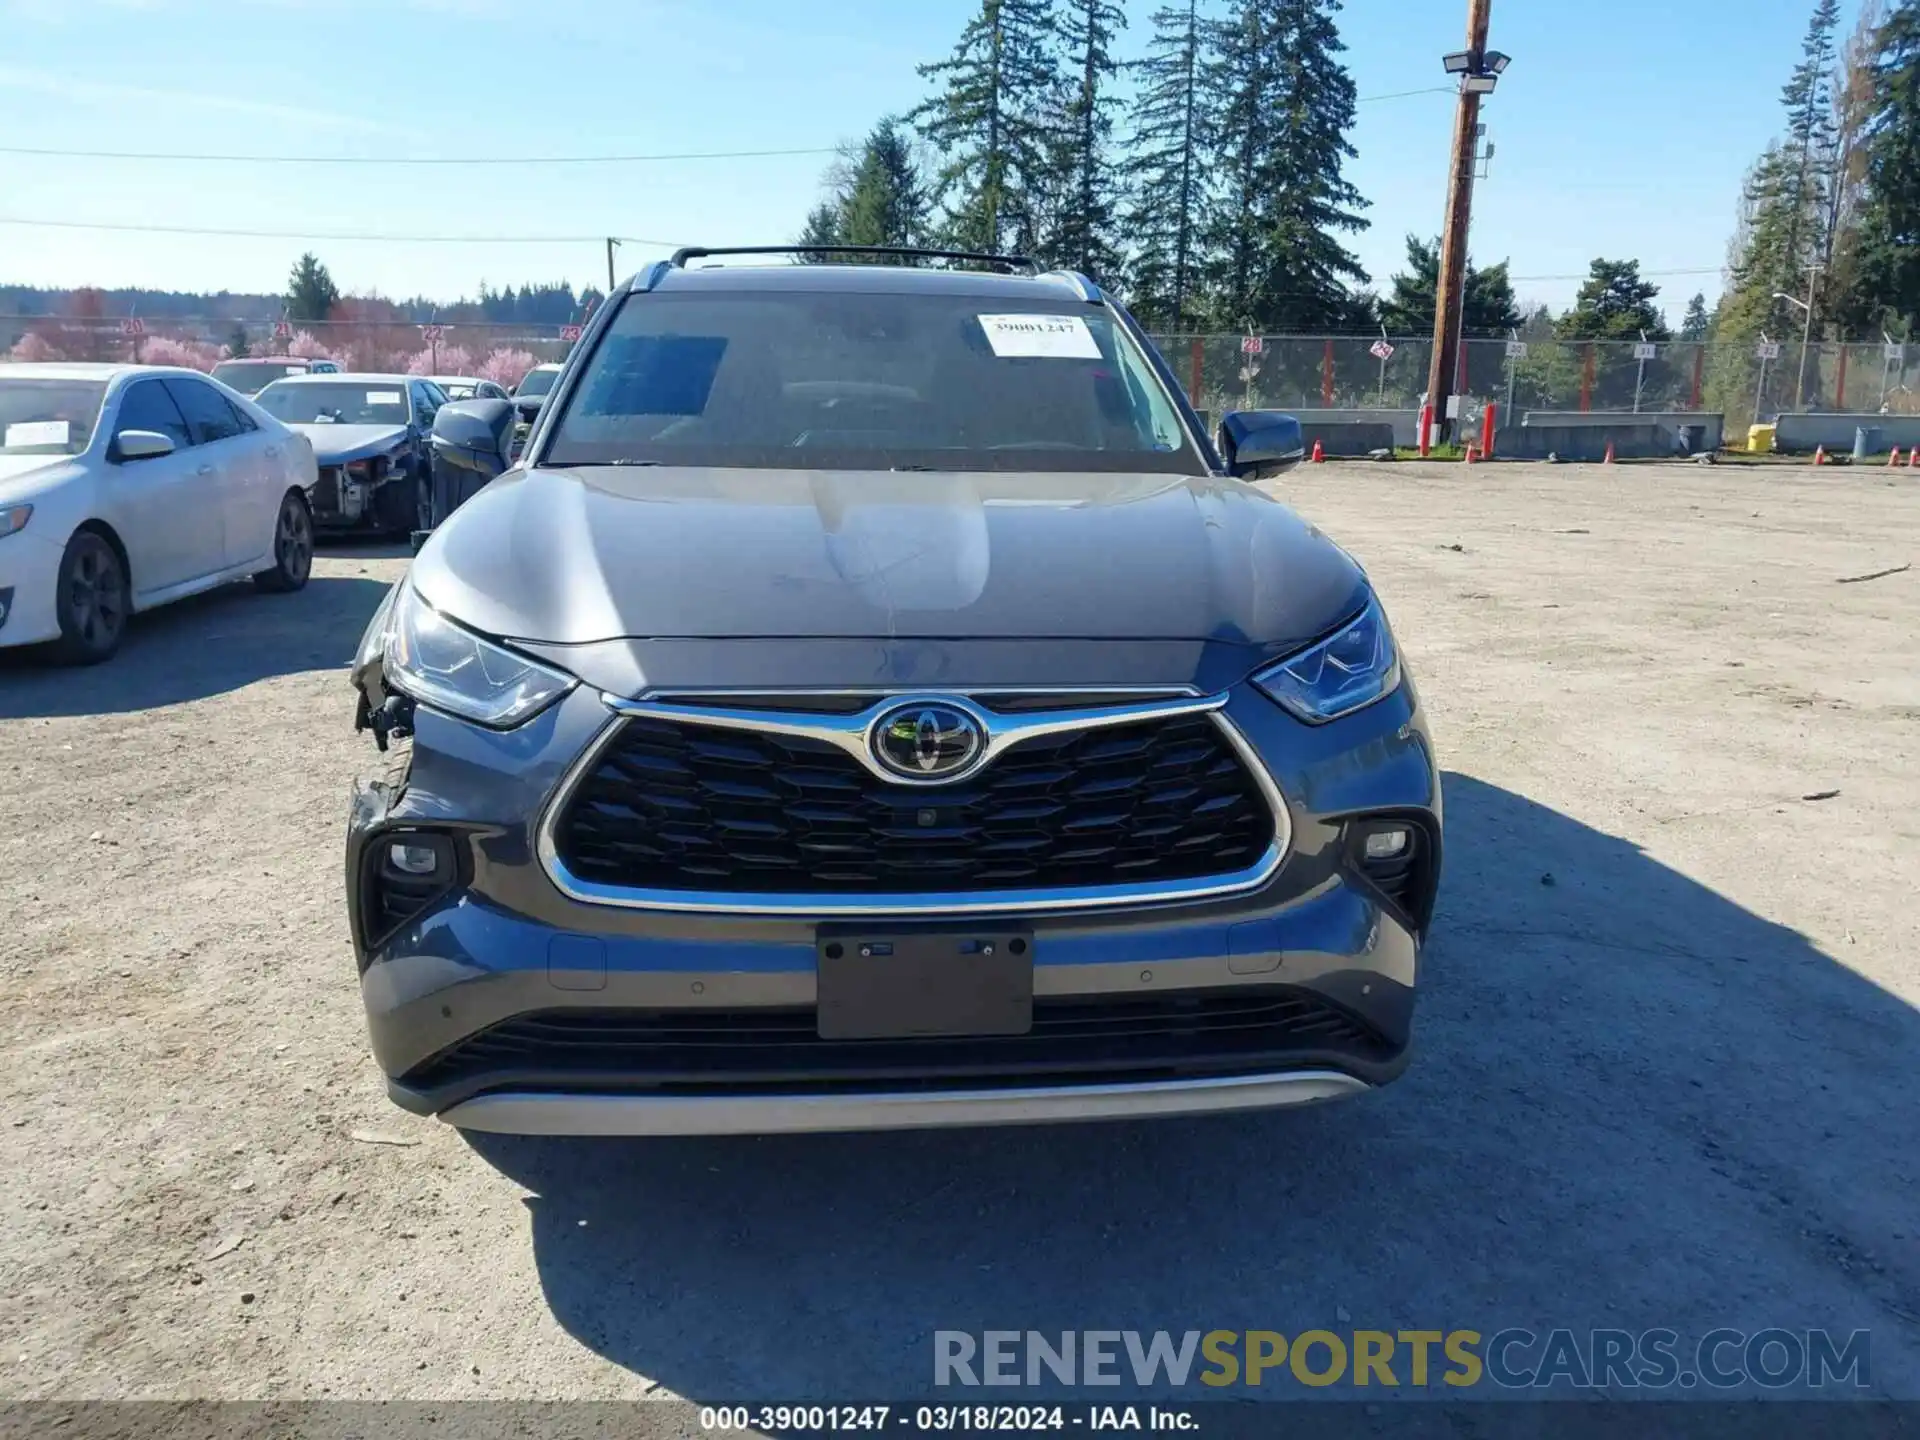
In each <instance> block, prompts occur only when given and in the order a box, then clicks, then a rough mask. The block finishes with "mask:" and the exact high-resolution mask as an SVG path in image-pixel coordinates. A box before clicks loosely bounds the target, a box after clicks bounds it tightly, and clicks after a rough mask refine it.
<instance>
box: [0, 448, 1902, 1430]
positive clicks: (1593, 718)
mask: <svg viewBox="0 0 1920 1440" xmlns="http://www.w3.org/2000/svg"><path fill="white" fill-rule="evenodd" d="M1278 488H1279V489H1280V490H1281V491H1283V492H1284V494H1285V495H1286V496H1287V497H1288V498H1289V499H1290V500H1291V501H1292V502H1293V503H1295V504H1296V505H1298V506H1299V507H1300V508H1301V509H1302V510H1303V511H1304V512H1305V513H1307V514H1308V515H1309V516H1310V517H1312V518H1313V519H1314V520H1316V521H1317V522H1318V523H1320V524H1321V525H1322V526H1323V527H1324V528H1325V529H1326V530H1327V531H1328V532H1329V533H1331V534H1332V535H1333V536H1334V537H1335V538H1336V539H1337V540H1339V541H1340V542H1341V543H1342V544H1344V545H1345V546H1346V547H1347V548H1349V549H1350V550H1352V551H1353V552H1354V553H1355V554H1356V555H1357V556H1359V557H1360V558H1361V560H1362V561H1363V562H1364V563H1365V564H1366V565H1367V566H1368V567H1369V569H1370V570H1371V571H1372V573H1373V574H1374V576H1375V578H1376V580H1377V582H1378V584H1379V586H1380V588H1381V590H1382V593H1383V594H1384V595H1385V597H1386V599H1387V603H1388V608H1389V610H1390V611H1391V613H1392V615H1393V618H1394V621H1395V624H1396V626H1397V628H1398V631H1399V634H1400V637H1401V640H1402V643H1403V645H1404V648H1405V650H1406V652H1407V654H1408V655H1409V657H1410V658H1411V661H1412V663H1413V665H1414V667H1415V671H1416V673H1417V675H1418V677H1419V681H1420V685H1421V689H1422V693H1423V695H1424V697H1425V700H1426V703H1427V706H1428V708H1429V711H1430V713H1431V717H1432V722H1433V728H1434V732H1435V736H1436V739H1437V743H1438V745H1439V747H1440V751H1441V756H1442V759H1443V763H1444V765H1445V767H1446V770H1447V772H1448V773H1447V779H1446V784H1447V826H1448V833H1447V841H1448V854H1447V872H1446V877H1445V882H1444V889H1443V895H1442V900H1441V905H1440V911H1439V916H1438V920H1437V926H1436V930H1435V935H1434V939H1433V943H1432V946H1431V948H1430V949H1429V951H1428V956H1427V968H1426V973H1425V976H1424V978H1423V983H1424V986H1425V994H1424V999H1423V1001H1422V1009H1421V1013H1420V1020H1419V1026H1418V1045H1419V1054H1418V1056H1417V1058H1416V1060H1415V1062H1414V1065H1413V1067H1412V1069H1411V1070H1410V1072H1409V1073H1408V1075H1407V1077H1406V1078H1405V1079H1404V1080H1402V1081H1401V1082H1400V1083H1398V1084H1396V1085H1394V1086H1392V1087H1390V1088H1388V1089H1386V1090H1383V1091H1381V1092H1378V1093H1376V1094H1373V1095H1370V1096H1367V1097H1365V1098H1362V1099H1359V1100H1356V1101H1351V1102H1347V1103H1344V1104H1340V1105H1334V1106H1326V1107H1321V1108H1317V1109H1313V1110H1307V1111H1300V1112H1292V1113H1281V1114H1271V1115H1263V1116H1251V1117H1245V1116H1243V1117H1232V1118H1218V1119H1208V1120H1205V1121H1201V1122H1162V1123H1157V1124H1129V1125H1119V1126H1109V1127H1081V1128H1073V1129H1064V1130H1019V1131H1000V1132H949V1133H928V1134H906V1135H888V1136H841V1137H818V1138H785V1139H769V1140H727V1141H707V1142H701V1141H675V1142H630V1143H627V1142H622V1143H594V1144H586V1143H566V1144H555V1143H540V1142H525V1141H503V1140H498V1139H494V1140H484V1141H480V1142H477V1143H476V1144H469V1143H468V1142H466V1141H465V1140H463V1139H462V1138H461V1137H460V1136H459V1135H458V1134H457V1133H455V1132H454V1131H452V1130H450V1129H447V1128H446V1127H444V1126H441V1125H439V1124H437V1123H435V1122H431V1121H424V1120H418V1119H414V1118H411V1117H409V1116H406V1115H403V1114H402V1113H400V1112H399V1111H397V1110H395V1109H393V1108H391V1107H390V1106H389V1104H388V1103H387V1101H386V1099H385V1097H384V1094H383V1091H382V1088H381V1084H380V1080H379V1076H378V1074H377V1072H376V1070H375V1067H374V1065H373V1063H372V1061H371V1060H370V1059H369V1058H368V1056H367V1053H366V1048H365V1044H364V1040H363V1035H362V1021H361V1014H360V1006H359V1000H358V996H357V993H356V988H355V981H354V970H353V963H352V958H351V953H350V950H349V946H348V940H347V930H346V919H345V913H344V907H343V901H342V895H341V888H342V887H341V876H340V852H341V835H342V828H343V823H344V810H345V802H346V793H347V782H348V778H349V776H350V775H352V774H353V773H354V772H356V771H357V770H361V769H365V768H368V767H369V766H370V764H371V761H372V757H373V752H372V748H371V746H370V744H369V743H368V741H367V740H366V738H365V737H363V736H356V735H355V734H354V733H353V727H352V707H351V704H350V692H349V690H348V688H347V686H346V684H345V681H344V679H343V670H344V667H345V665H346V663H347V661H348V660H349V658H350V655H351V651H352V649H353V646H354V643H355V641H356V640H357V638H358V636H359V633H360V630H361V626H362V624H363V622H364V620H365V618H366V616H367V615H368V614H369V613H370V612H371V611H372V609H373V607H374V605H375V604H376V602H377V600H378V598H379V596H380V594H381V593H382V590H383V588H384V585H385V583H386V582H388V581H390V580H391V579H392V578H393V577H395V576H397V575H398V574H399V573H400V571H401V569H402V565H403V563H404V562H403V560H402V559H401V558H399V557H397V556H396V555H394V554H393V553H391V552H386V551H379V552H356V551H351V550H347V551H342V550H338V549H336V550H332V551H329V552H327V553H325V554H324V555H323V557H322V559H321V562H320V564H319V567H318V572H317V575H316V578H315V580H314V582H313V584H312V586H311V587H310V588H309V589H308V590H307V591H306V592H305V593H304V594H301V595H297V596H292V597H266V596H257V595H255V594H253V593H252V592H251V590H250V589H246V588H241V589H236V590H231V591H228V592H224V593H222V594H220V595H216V596H213V597H209V598H205V599H203V600H201V601H198V602H194V603H189V604H185V605H181V606H178V607H176V608H174V609H171V610H168V611H164V612H161V613H159V614H156V615H154V616H151V617H148V618H146V619H145V620H144V621H142V622H141V623H140V624H139V625H138V626H137V628H136V631H135V633H134V634H133V636H132V637H131V640H130V643H129V645H128V647H127V649H126V651H125V652H124V653H123V654H122V655H121V656H120V657H119V658H118V659H117V660H116V661H115V662H114V663H112V664H111V665H109V666H106V667H104V668H100V669H97V670H92V671H87V672H58V671H53V670H49V669H45V668H42V667H41V666H40V665H38V664H37V663H35V662H33V661H30V660H29V661H22V660H20V659H18V658H17V657H16V658H12V659H0V764H3V765H4V767H5V774H6V783H5V785H4V789H3V790H0V893H4V895H5V898H6V909H7V915H6V922H5V924H4V926H3V927H0V994H4V1000H5V1003H4V1006H0V1046H4V1053H5V1066H4V1070H3V1071H0V1097H3V1099H0V1113H3V1114H4V1121H0V1193H4V1196H5V1202H4V1211H3V1213H4V1216H5V1222H4V1225H0V1295H4V1296H5V1297H6V1300H5V1302H4V1304H0V1395H4V1396H6V1397H9V1398H26V1397H55V1396H57V1397H63V1398H80V1397H188V1396H194V1397H248V1398H262V1399H264V1398H295V1397H300V1398H321V1397H329V1396H330V1397H382V1398H384V1397H419V1398H434V1399H453V1398H468V1397H481V1396H515V1397H528V1398H547V1397H554V1398H557V1397H576V1396H597V1397H630V1396H638V1395H642V1394H649V1393H652V1394H677V1395H682V1396H687V1397H690V1398H693V1399H696V1400H703V1401H713V1400H725V1399H730V1398H737V1397H739V1396H741V1395H743V1394H752V1395H755V1396H759V1397H763V1398H776V1399H795V1398H802V1397H808V1396H812V1397H825V1398H835V1397H837V1398H842V1399H846V1398H854V1397H867V1398H871V1397H882V1396H889V1397H890V1396H900V1395H910V1394H918V1393H922V1392H924V1391H925V1390H926V1388H927V1387H928V1385H929V1384H930V1382H931V1368H932V1362H931V1355H932V1345H931V1339H930V1336H931V1332H932V1331H934V1330H935V1329H963V1330H974V1331H978V1330H981V1329H985V1328H988V1327H1005V1326H1013V1327H1020V1328H1028V1327H1031V1328H1035V1329H1039V1330H1042V1331H1058V1330H1061V1329H1068V1328H1088V1327H1115V1328H1135V1327H1137V1328H1144V1329H1156V1328H1165V1329H1169V1330H1174V1331H1179V1330H1183V1329H1186V1328H1194V1327H1197V1328H1201V1329H1211V1328H1239V1329H1245V1328H1255V1327H1259V1328H1271V1329H1274V1330H1278V1331H1282V1332H1285V1333H1295V1332H1297V1331H1299V1330H1301V1329H1304V1328H1308V1327H1311V1326H1327V1327H1330V1328H1335V1329H1341V1330H1344V1329H1347V1328H1350V1327H1369V1328H1378V1329H1383V1330H1388V1331H1393V1330H1397V1329H1404V1328H1423V1327H1426V1328H1434V1329H1451V1328H1460V1327H1470V1328H1474V1329H1478V1330H1480V1331H1482V1332H1483V1333H1491V1332H1493V1331H1495V1330H1498V1329H1500V1328H1501V1327H1503V1326H1506V1325H1525V1326H1531V1327H1534V1328H1537V1329H1545V1328H1548V1327H1551V1326H1570V1327H1575V1328H1577V1329H1584V1328H1586V1327H1591V1326H1619V1327H1622V1328H1627V1329H1634V1330H1638V1329H1642V1328H1645V1327H1650V1326H1670V1327H1672V1328H1674V1329H1676V1330H1679V1331H1681V1332H1682V1333H1683V1334H1686V1335H1694V1336H1697V1335H1699V1334H1701V1333H1703V1332H1704V1331H1706V1330H1708V1329H1711V1328H1713V1327H1715V1326H1730V1327H1735V1328H1738V1329H1742V1330H1746V1331H1754V1330H1758V1329H1761V1328H1763V1327H1765V1326H1769V1325H1781V1326H1786V1327H1789V1328H1803V1327H1808V1326H1825V1327H1829V1328H1834V1329H1837V1330H1840V1331H1842V1332H1844V1331H1848V1330H1851V1329H1854V1328H1865V1329H1869V1330H1871V1332H1872V1336H1873V1339H1872V1375H1873V1382H1874V1388H1875V1389H1877V1390H1880V1391H1882V1392H1885V1393H1891V1394H1894V1395H1901V1396H1906V1397H1920V1144H1916V1137H1920V1083H1917V1082H1916V1065H1915V1062H1916V1060H1920V1013H1917V1012H1916V1009H1915V1007H1916V1005H1920V930H1917V928H1916V920H1915V915H1916V907H1915V894H1916V889H1920V820H1917V819H1916V816H1920V569H1914V570H1908V571H1906V572H1904V573H1899V574H1894V575H1888V576H1884V577H1882V578H1879V579H1874V580H1866V581H1861V582H1859V583H1853V584H1840V583H1837V582H1838V581H1839V580H1840V579H1841V578H1842V577H1850V576H1860V575H1865V574H1867V573H1869V572H1873V571H1877V570H1883V569H1886V568H1888V567H1892V566H1898V565H1901V564H1905V563H1909V562H1920V482H1916V481H1915V480H1913V479H1909V478H1906V476H1905V475H1901V476H1899V477H1896V478H1892V479H1889V478H1888V477H1886V476H1884V475H1883V474H1879V473H1868V472H1848V471H1836V470H1827V471H1818V472H1816V471H1813V470H1811V469H1805V468H1802V469H1796V470H1772V471H1734V470H1728V469H1721V470H1712V469H1702V468H1692V467H1688V468H1639V467H1622V468H1619V469H1613V470H1605V469H1600V468H1597V467H1574V466H1569V467H1563V468H1548V467H1544V466H1542V467H1517V466H1494V467H1480V468H1477V469H1471V470H1469V469H1465V468H1464V467H1460V466H1439V465H1429V466H1422V465H1413V464H1401V465H1371V466H1369V465H1347V466H1339V465H1329V466H1323V467H1310V468H1308V469H1306V470H1304V471H1302V472H1300V473H1298V474H1296V475H1295V476H1292V477H1289V478H1288V479H1287V480H1286V481H1285V482H1283V483H1282V484H1281V485H1280V486H1279V487H1278ZM998 1398H1006V1397H1004V1396H1001V1397H998Z"/></svg>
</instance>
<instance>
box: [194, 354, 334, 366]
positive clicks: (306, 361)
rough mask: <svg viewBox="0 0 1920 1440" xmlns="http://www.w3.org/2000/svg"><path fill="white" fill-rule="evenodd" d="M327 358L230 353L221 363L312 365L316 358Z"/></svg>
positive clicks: (322, 356) (322, 357) (321, 358)
mask: <svg viewBox="0 0 1920 1440" xmlns="http://www.w3.org/2000/svg"><path fill="white" fill-rule="evenodd" d="M325 359H326V357H325V356H324V355H319V356H315V355H229V356H228V357H227V358H226V359H224V360H222V361H221V362H220V363H221V364H222V365H254V364H259V365H311V364H313V363H314V361H315V360H325ZM329 363H331V362H329Z"/></svg>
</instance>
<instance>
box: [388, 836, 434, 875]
mask: <svg viewBox="0 0 1920 1440" xmlns="http://www.w3.org/2000/svg"><path fill="white" fill-rule="evenodd" d="M387 863H388V864H389V865H391V866H392V867H393V868H394V869H395V870H398V871H399V872H400V873H401V874H402V875H431V874H433V873H434V871H436V870H438V869H439V868H440V852H439V851H438V850H436V849H435V848H434V847H433V846H431V845H409V844H407V843H406V842H405V841H396V842H394V843H393V844H392V845H389V846H388V847H387Z"/></svg>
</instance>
